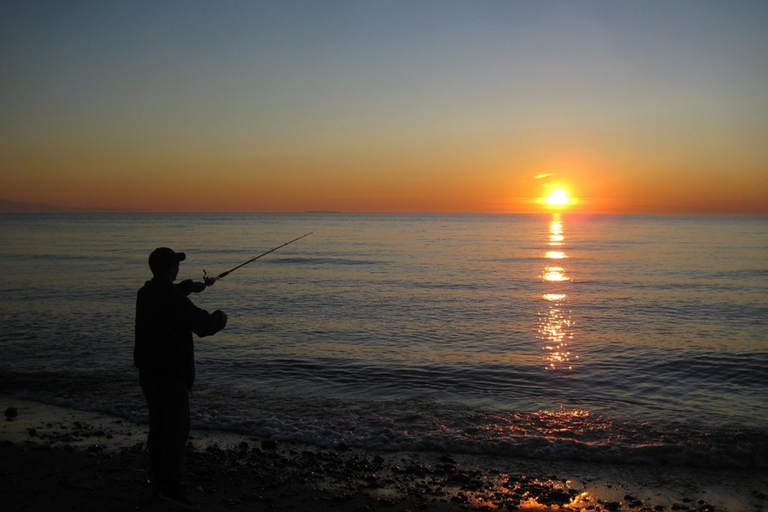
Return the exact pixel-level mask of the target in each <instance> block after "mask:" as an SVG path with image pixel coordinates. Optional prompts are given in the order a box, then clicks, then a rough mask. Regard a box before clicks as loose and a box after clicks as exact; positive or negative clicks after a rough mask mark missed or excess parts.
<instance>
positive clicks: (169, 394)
mask: <svg viewBox="0 0 768 512" xmlns="http://www.w3.org/2000/svg"><path fill="white" fill-rule="evenodd" d="M139 382H140V383H141V390H142V391H143V392H144V397H145V398H146V399H147V406H148V407H149V442H148V445H149V459H150V462H151V464H152V476H153V480H154V484H155V488H156V489H159V488H161V487H176V486H180V485H181V477H182V472H183V470H184V452H185V450H186V445H187V439H189V390H188V389H187V385H186V384H185V383H184V382H183V381H181V380H178V379H174V378H172V377H165V376H162V375H149V374H147V373H145V372H140V373H139Z"/></svg>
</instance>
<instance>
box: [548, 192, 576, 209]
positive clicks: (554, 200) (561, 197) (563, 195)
mask: <svg viewBox="0 0 768 512" xmlns="http://www.w3.org/2000/svg"><path fill="white" fill-rule="evenodd" d="M544 202H545V203H547V204H548V205H550V206H565V205H567V204H568V203H570V202H571V201H570V199H568V193H567V192H566V191H565V190H563V189H562V188H556V189H554V190H552V192H550V193H549V195H548V196H547V197H546V198H544Z"/></svg>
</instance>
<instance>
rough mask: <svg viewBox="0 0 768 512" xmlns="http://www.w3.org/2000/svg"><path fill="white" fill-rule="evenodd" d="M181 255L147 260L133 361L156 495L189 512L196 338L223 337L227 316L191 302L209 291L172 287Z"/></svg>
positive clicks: (186, 284) (166, 253) (164, 253)
mask: <svg viewBox="0 0 768 512" xmlns="http://www.w3.org/2000/svg"><path fill="white" fill-rule="evenodd" d="M185 258H186V256H185V254H184V253H183V252H178V253H177V252H174V251H172V250H171V249H168V248H167V247H160V248H158V249H155V250H154V251H152V254H150V255H149V268H150V269H151V270H152V275H153V277H152V279H151V280H150V281H147V282H146V283H144V286H143V287H142V288H141V289H140V290H139V293H138V295H137V297H136V342H135V345H134V350H133V360H134V364H135V366H136V367H137V368H138V369H139V381H140V383H141V389H142V391H143V392H144V396H145V397H146V399H147V405H148V407H149V442H148V445H149V457H150V461H151V464H152V476H153V481H154V485H155V492H156V493H157V495H158V496H159V497H160V498H162V499H165V500H167V501H170V502H172V503H175V504H176V505H179V506H181V507H184V508H186V509H189V510H197V509H198V508H199V505H198V504H197V503H195V502H193V501H192V500H190V499H189V498H188V497H187V495H186V492H185V490H184V487H183V486H182V483H181V478H182V472H183V467H184V451H185V449H186V444H187V439H188V438H189V428H190V421H189V390H190V389H191V388H192V384H193V383H194V381H195V354H194V341H193V339H192V333H195V334H197V335H198V336H199V337H201V338H202V337H204V336H210V335H212V334H215V333H217V332H219V331H220V330H221V329H223V328H224V326H225V325H226V324H227V315H226V314H225V313H224V312H223V311H215V312H213V313H208V312H207V311H205V310H204V309H200V308H198V307H197V306H195V305H194V304H193V303H192V301H191V300H189V299H188V298H187V295H189V294H190V293H192V292H195V293H199V292H201V291H203V290H204V289H205V284H204V283H195V282H192V281H191V280H187V281H182V282H181V283H179V284H174V281H175V280H176V277H177V276H178V274H179V262H181V261H184V259H185Z"/></svg>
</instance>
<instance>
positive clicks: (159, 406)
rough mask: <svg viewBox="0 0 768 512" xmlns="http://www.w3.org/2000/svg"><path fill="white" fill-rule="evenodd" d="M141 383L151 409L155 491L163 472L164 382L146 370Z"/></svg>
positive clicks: (152, 461)
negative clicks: (146, 372)
mask: <svg viewBox="0 0 768 512" xmlns="http://www.w3.org/2000/svg"><path fill="white" fill-rule="evenodd" d="M139 383H140V384H141V390H142V392H143V393H144V398H146V400H147V408H148V409H149V437H148V439H147V448H148V449H149V462H150V465H151V467H152V484H153V486H154V489H155V492H157V491H158V490H159V489H160V485H161V484H162V482H161V479H162V474H163V464H162V461H163V457H162V452H163V445H162V438H163V425H164V424H165V421H164V420H163V416H164V415H165V413H164V410H165V408H164V403H163V400H162V383H161V382H158V381H157V377H154V376H152V375H147V374H145V373H144V372H141V373H139Z"/></svg>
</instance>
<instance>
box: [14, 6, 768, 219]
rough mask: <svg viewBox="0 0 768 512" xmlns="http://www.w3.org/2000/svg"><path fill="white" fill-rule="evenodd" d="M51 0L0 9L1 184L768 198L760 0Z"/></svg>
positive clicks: (114, 198)
mask: <svg viewBox="0 0 768 512" xmlns="http://www.w3.org/2000/svg"><path fill="white" fill-rule="evenodd" d="M49 7H50V6H49ZM49 7H44V6H37V5H35V4H34V3H31V4H30V3H22V4H19V5H12V6H8V5H3V6H2V7H0V34H2V40H0V45H1V46H2V48H3V51H1V52H0V67H1V68H2V69H3V70H4V72H3V73H2V76H1V77H0V107H1V109H2V112H3V113H4V114H3V116H1V119H0V136H1V137H0V199H7V200H11V201H18V202H42V203H49V204H53V205H60V206H71V207H84V208H134V209H140V210H150V211H306V210H341V211H349V212H493V213H496V212H499V213H502V212H512V213H516V212H532V211H541V210H542V206H541V204H540V203H539V202H537V199H539V198H541V197H543V196H544V195H546V194H547V193H548V191H550V190H551V189H552V188H553V187H555V186H562V187H564V188H565V189H567V190H568V192H569V194H570V195H571V196H572V198H573V202H572V203H571V205H570V206H568V208H567V209H568V211H579V212H586V213H763V214H766V213H768V144H766V143H765V141H766V140H768V94H767V93H766V89H765V84H766V83H768V52H766V51H765V48H768V35H766V31H765V30H764V27H765V26H768V4H765V3H762V2H733V3H731V2H728V3H724V2H709V1H702V2H696V3H687V2H650V3H642V5H640V4H634V3H631V2H626V3H621V2H619V3H605V2H591V1H586V2H579V3H571V2H554V1H553V2H498V3H496V2H461V3H449V5H448V6H446V4H444V3H442V2H429V1H426V2H419V3H413V2H399V1H394V2H392V3H387V8H386V9H385V8H384V7H383V6H381V5H378V4H357V5H350V4H345V3H336V2H323V1H316V2H306V3H305V2H292V3H288V4H283V3H275V4H274V5H256V4H250V3H245V4H242V3H237V4H230V3H224V4H222V5H215V6H214V5H206V4H194V6H193V7H190V8H189V9H184V10H183V11H175V10H174V7H173V4H172V3H168V4H165V3H164V4H163V5H157V6H152V7H149V8H147V7H146V6H145V7H141V8H140V7H137V6H133V5H130V3H127V4H126V5H99V4H95V5H87V6H82V7H80V8H78V9H75V8H73V7H67V6H60V7H58V8H49Z"/></svg>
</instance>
